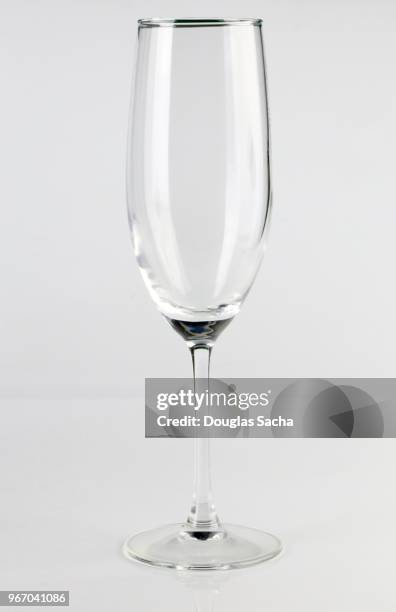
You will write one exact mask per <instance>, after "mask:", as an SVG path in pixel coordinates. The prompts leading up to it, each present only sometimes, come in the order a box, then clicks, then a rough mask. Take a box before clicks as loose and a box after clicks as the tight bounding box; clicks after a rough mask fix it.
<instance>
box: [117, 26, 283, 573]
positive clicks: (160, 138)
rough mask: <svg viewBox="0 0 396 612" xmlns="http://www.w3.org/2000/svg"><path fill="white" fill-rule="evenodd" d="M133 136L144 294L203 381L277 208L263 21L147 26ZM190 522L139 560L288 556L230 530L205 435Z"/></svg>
mask: <svg viewBox="0 0 396 612" xmlns="http://www.w3.org/2000/svg"><path fill="white" fill-rule="evenodd" d="M138 23H139V26H138V47H137V60H136V71H135V82H134V87H133V95H132V107H131V115H130V127H129V137H128V161H127V192H128V212H129V222H130V228H131V233H132V241H133V245H134V250H135V254H136V258H137V261H138V265H139V267H140V271H141V273H142V276H143V279H144V282H145V284H146V287H147V289H148V291H149V293H150V295H151V297H152V299H153V300H154V302H155V304H156V305H157V307H158V309H159V311H160V312H161V313H162V314H163V315H164V317H165V318H166V319H167V320H168V321H169V323H170V324H171V325H172V327H173V328H174V329H175V330H176V331H177V332H178V333H179V334H180V335H181V336H182V337H183V338H184V340H185V341H186V343H187V346H188V347H189V349H190V351H191V355H192V361H193V370H194V377H195V380H196V384H198V381H201V380H202V379H206V380H208V379H209V361H210V355H211V351H212V347H213V346H214V343H215V341H216V339H217V338H218V336H219V334H220V333H221V332H222V331H223V330H224V328H225V327H226V326H227V325H228V324H229V323H230V321H231V320H232V319H233V317H234V316H235V315H236V314H238V312H239V310H240V308H241V305H242V303H243V301H244V299H245V297H246V295H247V294H248V292H249V290H250V288H251V286H252V283H253V281H254V278H255V276H256V273H257V271H258V268H259V265H260V261H261V258H262V253H263V248H264V239H265V230H266V228H267V226H268V218H269V213H270V203H271V189H270V163H269V125H268V104H267V90H266V77H265V66H264V51H263V41H262V32H261V23H262V22H261V20H260V19H141V20H139V22H138ZM194 443H195V488H194V496H193V503H192V506H191V510H190V513H189V515H188V517H187V519H186V521H185V523H183V524H175V525H168V526H164V527H159V528H156V529H153V530H151V531H148V532H144V533H141V534H138V535H134V536H132V537H130V538H129V539H128V540H127V541H126V543H125V544H124V553H125V555H126V556H127V557H128V558H131V559H138V560H140V561H143V562H146V563H149V564H151V565H158V566H163V567H171V568H177V569H208V570H209V569H229V568H236V567H244V566H247V565H253V564H255V563H259V562H261V561H264V560H266V559H270V558H272V557H274V556H275V555H277V554H278V553H279V552H280V550H281V545H280V542H279V540H278V539H277V538H276V537H274V536H272V535H270V534H267V533H265V532H261V531H258V530H256V529H250V528H247V527H242V526H236V525H227V524H225V525H223V524H222V523H221V521H220V519H219V518H218V515H217V512H216V509H215V506H214V503H213V497H212V492H211V484H210V470H209V440H208V439H207V438H206V439H204V438H203V439H196V440H195V441H194Z"/></svg>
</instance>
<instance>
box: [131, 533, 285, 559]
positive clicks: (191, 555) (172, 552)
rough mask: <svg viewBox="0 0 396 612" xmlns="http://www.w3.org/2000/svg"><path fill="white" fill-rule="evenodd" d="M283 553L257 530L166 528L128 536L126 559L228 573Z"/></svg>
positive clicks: (266, 536) (271, 540)
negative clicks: (228, 570) (225, 571)
mask: <svg viewBox="0 0 396 612" xmlns="http://www.w3.org/2000/svg"><path fill="white" fill-rule="evenodd" d="M281 550H282V545H281V543H280V541H279V540H278V538H276V537H275V536H273V535H270V534H269V533H265V532H264V531H259V530H258V529H250V528H249V527H241V526H239V525H227V524H226V525H223V526H222V528H221V529H219V530H218V531H214V532H207V531H191V530H190V529H188V528H186V526H185V525H182V524H176V525H166V526H165V527H158V528H157V529H152V530H151V531H145V532H143V533H139V534H137V535H134V536H131V537H130V538H129V539H128V540H127V541H126V542H125V544H124V547H123V552H124V554H125V556H126V557H127V558H128V559H135V560H137V561H141V562H143V563H148V564H149V565H155V566H160V567H169V568H173V569H180V570H227V569H234V568H239V567H247V566H249V565H255V564H256V563H261V562H263V561H267V560H268V559H272V558H273V557H275V556H276V555H278V554H279V553H280V552H281Z"/></svg>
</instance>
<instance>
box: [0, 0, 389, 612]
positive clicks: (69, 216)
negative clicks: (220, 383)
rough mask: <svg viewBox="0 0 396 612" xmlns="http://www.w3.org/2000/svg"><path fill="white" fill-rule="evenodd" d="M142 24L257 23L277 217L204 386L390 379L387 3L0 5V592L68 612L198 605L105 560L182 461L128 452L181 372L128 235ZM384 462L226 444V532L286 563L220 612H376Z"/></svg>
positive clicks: (384, 604)
mask: <svg viewBox="0 0 396 612" xmlns="http://www.w3.org/2000/svg"><path fill="white" fill-rule="evenodd" d="M154 15H157V16H165V17H193V16H203V15H204V16H213V17H219V16H220V17H224V16H230V17H231V16H236V17H241V16H253V17H256V16H257V17H262V18H263V19H264V35H265V47H266V53H267V67H268V79H269V94H270V107H271V122H272V142H273V152H272V161H273V178H274V215H273V219H272V226H271V232H270V240H269V247H268V250H267V253H266V258H265V260H264V263H263V266H262V269H261V272H260V274H259V276H258V278H257V280H256V284H255V287H254V288H253V290H252V292H251V294H250V295H249V298H248V300H247V302H246V304H245V306H244V308H243V309H242V312H241V314H240V315H239V316H238V317H237V319H236V320H235V321H234V322H233V323H232V325H231V326H230V327H229V328H228V329H227V331H226V333H224V335H223V336H222V337H221V339H220V341H219V343H218V346H217V347H216V349H215V353H214V358H213V362H212V363H213V372H214V373H215V374H216V375H218V376H228V377H232V376H239V377H243V376H250V377H254V376H258V377H262V376H270V377H271V376H280V377H288V376H289V377H298V376H308V377H343V376H345V377H366V376H368V377H385V376H394V361H395V340H394V329H395V283H394V280H393V277H394V260H395V246H394V227H395V222H396V208H395V195H396V187H395V180H394V149H395V136H396V114H395V110H394V109H395V98H396V87H395V79H394V59H395V53H396V38H395V27H396V5H395V4H394V3H392V2H391V1H390V0H377V1H374V0H372V1H371V2H369V1H368V0H362V1H360V2H358V1H357V0H355V1H353V0H345V1H341V0H335V1H333V2H330V1H329V0H326V1H325V0H319V1H318V0H311V1H306V0H301V1H298V2H297V1H292V0H288V1H287V0H267V1H263V2H260V1H259V0H244V1H243V2H242V1H241V0H239V1H236V0H229V1H227V2H225V1H223V2H220V0H214V1H209V0H202V1H201V2H200V3H199V8H198V4H196V3H193V2H186V1H185V2H182V1H181V0H163V1H162V2H160V1H159V0H156V1H154V0H147V1H145V2H143V1H136V0H128V1H127V0H95V1H94V0H90V1H89V0H80V1H77V0H68V1H66V0H63V1H57V0H34V1H33V0H29V1H28V0H25V1H22V0H0V41H1V47H2V48H1V53H0V75H1V81H0V87H1V96H0V105H1V113H0V134H1V140H0V167H1V171H2V172H1V180H0V206H1V223H0V278H1V283H0V304H1V306H0V308H1V310H0V315H1V316H0V326H1V336H0V367H1V369H0V376H1V378H0V393H1V396H2V398H3V399H2V404H1V412H0V429H1V432H0V433H1V438H2V440H3V442H4V444H3V451H2V453H1V455H2V459H1V466H0V469H1V477H0V486H1V492H2V500H1V512H2V515H1V516H2V539H3V540H2V541H3V542H4V545H1V546H0V562H1V564H2V578H1V584H0V588H3V589H7V588H17V587H18V588H28V587H29V588H39V587H40V586H42V585H44V586H47V587H48V588H70V589H71V590H72V591H73V593H72V604H73V605H72V609H74V610H87V609H95V610H102V609H103V610H105V609H106V610H107V609H109V607H110V608H112V609H117V610H129V609H135V607H136V609H138V608H140V609H144V610H146V609H147V610H156V609H158V607H161V608H162V609H168V608H167V606H169V609H172V610H175V609H176V610H179V609H180V610H182V609H185V608H186V606H187V607H188V606H190V605H192V603H189V599H188V597H189V596H188V591H184V590H183V589H184V587H183V588H181V587H179V585H178V584H177V581H176V579H173V578H169V577H168V575H166V576H163V574H162V573H160V574H158V573H157V574H155V575H153V574H152V572H149V573H145V571H144V570H145V568H143V569H135V568H134V567H132V566H130V565H128V564H127V563H126V562H124V561H122V560H121V559H120V557H119V556H118V545H119V543H120V542H121V541H122V538H123V537H124V536H125V535H126V533H127V532H128V531H135V530H138V529H142V528H147V527H150V526H154V525H156V524H157V523H158V522H169V521H173V520H179V519H182V518H183V515H184V511H185V510H186V508H187V505H188V497H189V492H190V476H191V465H190V463H189V461H188V459H189V453H190V445H189V444H188V443H187V444H186V443H184V442H182V441H170V440H168V441H163V442H160V441H155V440H153V441H150V440H148V441H145V440H144V439H143V429H142V419H143V415H142V412H143V403H142V400H140V399H133V398H138V397H139V395H140V394H141V390H142V387H143V382H144V377H145V376H164V377H165V376H188V375H189V374H190V363H189V358H188V354H187V351H186V349H185V347H184V346H183V342H182V341H181V339H180V338H179V337H178V336H177V335H176V334H175V333H174V332H173V331H172V330H171V329H170V327H168V326H167V324H166V323H165V322H164V321H163V320H161V316H160V315H159V314H158V313H157V312H156V310H155V307H154V306H153V305H152V303H151V301H150V298H149V296H148V295H147V293H146V291H145V288H144V286H143V282H142V281H141V279H140V275H139V272H138V270H137V266H136V264H135V261H134V258H133V254H132V249H131V246H130V242H129V231H128V227H127V218H126V206H125V187H124V167H125V161H124V160H125V148H126V142H125V139H126V126H127V117H128V107H129V96H130V82H131V75H132V69H133V55H134V48H135V39H136V19H137V18H138V17H143V16H154ZM238 445H239V446H238ZM395 458H396V453H395V445H394V442H393V441H392V440H389V441H380V440H379V441H371V442H368V441H331V440H329V441H320V440H318V441H308V440H306V441H279V440H275V441H269V442H268V441H266V443H265V447H264V444H263V441H260V440H256V441H249V442H248V444H246V443H245V442H243V443H242V442H240V443H239V442H238V443H237V442H236V441H234V442H232V441H227V440H226V441H222V442H220V441H219V442H218V444H216V445H215V448H214V460H215V488H216V492H217V497H218V501H219V506H220V510H221V514H222V516H225V518H227V519H228V520H233V521H236V522H242V523H248V524H251V525H252V526H256V527H263V528H268V529H269V530H272V531H275V532H276V533H279V534H280V535H281V536H282V537H283V539H284V540H285V541H286V543H289V548H288V552H287V553H286V554H285V556H284V557H283V559H281V560H279V561H278V562H277V563H276V564H273V565H272V566H271V567H270V566H268V569H260V568H258V569H257V570H252V572H253V573H250V574H248V576H247V577H246V578H244V579H242V578H241V576H242V574H244V575H245V574H246V573H245V572H243V573H241V574H238V576H239V577H238V578H235V579H234V578H231V579H230V581H229V583H228V584H229V586H228V584H225V585H224V587H223V588H222V589H221V593H220V594H219V597H218V602H217V606H218V608H216V609H220V610H223V609H224V610H226V609H227V610H234V609H235V610H237V609H240V608H241V607H243V606H244V605H245V600H246V597H248V598H249V607H251V608H252V609H253V610H256V609H257V610H262V609H263V608H265V609H268V610H271V611H272V610H276V611H277V612H278V611H279V612H283V611H286V610H288V611H290V609H291V608H293V609H296V610H299V609H304V610H311V609H312V610H316V609H321V610H323V611H325V610H326V611H327V610H329V611H330V610H333V609H334V608H336V609H337V610H341V611H343V610H345V611H346V610H348V611H349V610H351V609H356V610H357V609H359V610H372V609H376V610H393V609H394V603H395V599H396V597H395V596H394V590H393V587H392V584H391V580H390V568H391V561H390V559H391V558H392V551H393V550H394V545H395V529H394V525H393V522H392V520H391V517H392V515H393V514H394V512H395V509H396V508H395V506H396V497H395V493H394V490H393V488H392V485H391V483H392V482H394V475H393V470H392V465H394V461H395ZM392 546H393V548H392ZM373 557H374V558H375V562H374V561H373ZM261 571H262V572H264V573H263V574H260V572H261ZM257 572H259V573H257ZM147 577H148V578H147ZM146 578H147V580H146ZM156 579H157V580H158V590H156V589H155V588H154V587H153V586H152V585H153V584H154V582H153V581H154V580H156ZM244 580H245V582H244ZM148 585H149V586H150V588H148ZM43 588H44V587H43ZM93 589H97V596H96V600H95V605H92V606H91V608H90V606H89V604H88V597H89V596H90V593H91V591H92V590H93ZM324 589H327V591H325V592H326V596H324V594H323V593H324ZM113 597H115V598H117V599H116V604H114V605H112V604H111V603H110V602H111V600H112V598H113Z"/></svg>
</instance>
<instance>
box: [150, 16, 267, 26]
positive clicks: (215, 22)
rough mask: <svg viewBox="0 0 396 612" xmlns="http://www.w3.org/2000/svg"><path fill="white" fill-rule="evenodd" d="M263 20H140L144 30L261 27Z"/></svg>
mask: <svg viewBox="0 0 396 612" xmlns="http://www.w3.org/2000/svg"><path fill="white" fill-rule="evenodd" d="M262 22H263V20H262V19H258V18H252V17H243V18H240V19H239V18H234V17H231V18H229V19H225V18H223V19H212V18H208V19H206V18H205V19H203V18H201V19H198V18H194V19H171V18H162V17H148V18H143V19H138V24H139V27H143V28H158V27H168V28H204V27H213V26H217V27H219V26H223V27H224V26H260V25H261V24H262Z"/></svg>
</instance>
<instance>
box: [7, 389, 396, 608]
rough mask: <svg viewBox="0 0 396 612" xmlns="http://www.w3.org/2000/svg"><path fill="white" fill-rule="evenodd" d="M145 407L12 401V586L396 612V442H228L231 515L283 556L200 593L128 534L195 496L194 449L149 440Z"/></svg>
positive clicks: (225, 461)
mask: <svg viewBox="0 0 396 612" xmlns="http://www.w3.org/2000/svg"><path fill="white" fill-rule="evenodd" d="M142 403H143V402H142V400H141V399H140V400H139V399H137V398H135V399H133V398H129V399H128V398H108V399H101V400H95V399H85V400H81V399H80V400H73V399H68V400H65V399H64V400H59V399H58V400H57V399H48V398H47V399H46V400H43V399H41V400H40V399H36V400H28V399H25V400H20V399H19V400H18V399H9V400H6V399H3V400H2V402H1V405H0V409H1V415H2V427H1V434H0V435H1V448H2V452H1V455H2V459H1V505H0V520H1V546H0V567H1V588H3V589H13V588H14V589H16V588H18V589H27V588H30V589H45V588H48V589H69V590H70V591H71V593H70V601H71V606H70V610H71V611H73V612H74V611H77V612H80V611H81V612H85V611H86V610H95V611H96V612H102V611H103V612H105V611H106V612H107V611H108V610H109V609H113V610H117V612H123V611H125V612H126V611H129V610H131V611H132V610H142V612H151V611H152V612H157V611H158V610H159V609H161V610H163V611H168V610H169V612H179V611H180V612H186V610H193V609H194V607H193V605H194V601H193V600H194V596H195V598H197V597H198V601H199V605H200V608H199V610H200V612H208V610H210V609H211V608H210V607H208V606H209V603H208V598H209V600H210V599H211V598H212V595H213V589H214V590H215V591H216V590H218V591H219V592H218V594H217V595H215V596H214V599H213V604H214V610H215V611H216V612H226V611H227V612H228V611H232V612H233V611H235V612H237V611H238V612H239V611H240V610H241V609H248V610H249V611H253V610H254V611H257V612H259V611H260V612H261V611H263V610H270V611H271V612H290V611H291V610H304V611H305V612H317V610H321V612H334V610H337V612H350V611H351V610H354V611H355V610H359V612H372V611H373V610H378V611H381V612H388V611H389V612H391V611H392V612H393V611H394V607H395V601H396V593H395V588H394V580H393V573H394V563H393V552H394V550H395V546H396V530H395V526H394V516H395V513H396V492H395V488H394V487H393V486H392V483H393V482H394V465H395V459H396V450H395V444H394V441H393V440H371V441H369V440H336V439H334V440H292V439H291V440H265V441H264V440H258V439H257V440H217V441H215V442H214V444H213V454H214V467H215V472H214V490H215V494H216V499H217V503H218V507H219V510H220V511H221V510H222V509H223V508H224V511H225V516H224V518H225V520H230V521H234V522H242V523H244V524H249V525H251V526H254V527H257V528H261V529H268V530H270V531H273V532H275V533H278V534H279V536H280V537H281V538H282V541H283V543H284V544H285V552H284V553H283V555H282V556H281V557H280V558H278V559H276V560H274V561H271V562H268V564H263V565H262V566H257V567H256V568H251V569H248V570H235V571H234V572H230V573H225V574H223V573H221V577H222V578H221V579H219V580H220V584H217V583H216V584H215V585H213V582H211V581H209V583H205V577H203V578H202V581H203V584H201V583H200V584H198V585H195V586H194V588H192V587H191V584H189V580H190V578H189V577H188V576H187V577H185V576H184V575H183V574H180V575H179V574H177V573H175V572H171V571H166V570H152V569H150V568H147V567H145V566H139V565H135V564H132V563H131V562H128V561H126V560H125V559H124V558H123V557H122V555H121V552H120V547H121V545H122V542H123V540H124V538H125V536H126V535H127V534H128V533H130V532H134V531H139V530H142V529H147V528H150V527H154V526H156V525H158V524H160V523H167V522H172V521H174V520H177V519H179V518H183V516H182V517H180V516H179V515H178V514H177V513H179V512H180V510H181V509H185V510H186V511H187V508H188V504H189V502H190V486H191V484H190V483H191V470H192V444H191V443H190V441H183V440H145V439H144V438H143V425H144V423H143V409H142ZM5 418H6V421H7V422H6V425H4V423H5ZM246 499H248V500H249V504H248V506H246V504H245V500H246ZM247 507H248V508H249V510H246V508H247ZM223 578H224V580H223ZM194 589H195V595H194ZM197 591H198V593H197Z"/></svg>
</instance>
